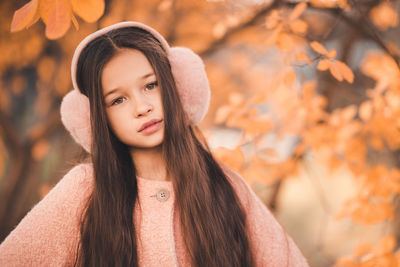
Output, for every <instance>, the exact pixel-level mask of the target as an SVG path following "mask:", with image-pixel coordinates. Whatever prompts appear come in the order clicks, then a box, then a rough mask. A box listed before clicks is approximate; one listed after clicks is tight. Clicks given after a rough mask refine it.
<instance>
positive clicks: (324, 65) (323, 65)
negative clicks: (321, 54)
mask: <svg viewBox="0 0 400 267" xmlns="http://www.w3.org/2000/svg"><path fill="white" fill-rule="evenodd" d="M330 65H331V63H330V62H329V60H328V59H325V58H324V59H322V60H320V62H319V63H318V67H317V69H318V70H327V69H329V67H330Z"/></svg>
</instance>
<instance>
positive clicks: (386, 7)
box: [369, 1, 399, 31]
mask: <svg viewBox="0 0 400 267" xmlns="http://www.w3.org/2000/svg"><path fill="white" fill-rule="evenodd" d="M369 16H370V18H371V20H372V21H373V22H374V24H375V25H376V26H377V27H378V28H379V29H380V30H382V31H384V30H387V29H388V28H390V27H396V26H397V24H398V23H399V18H398V15H397V11H396V9H395V8H394V7H393V5H392V4H391V3H390V2H388V1H382V2H381V4H379V5H377V6H375V7H374V8H372V9H371V11H370V13H369Z"/></svg>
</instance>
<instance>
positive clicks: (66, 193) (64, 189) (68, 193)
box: [43, 163, 93, 200]
mask: <svg viewBox="0 0 400 267" xmlns="http://www.w3.org/2000/svg"><path fill="white" fill-rule="evenodd" d="M92 189H93V167H92V163H80V164H77V165H75V166H73V167H72V168H70V169H69V170H68V172H67V173H66V174H65V175H64V176H63V177H62V178H61V179H60V180H59V181H58V183H57V184H56V185H55V186H54V187H53V188H52V189H51V190H50V191H49V193H48V194H47V195H46V196H45V197H44V199H47V198H50V199H54V200H56V199H57V198H58V197H62V198H68V199H71V200H78V199H81V197H82V196H84V195H87V194H89V193H90V192H91V190H92ZM44 199H43V200H44Z"/></svg>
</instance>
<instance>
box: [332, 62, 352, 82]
mask: <svg viewBox="0 0 400 267" xmlns="http://www.w3.org/2000/svg"><path fill="white" fill-rule="evenodd" d="M333 64H335V66H336V67H337V68H338V70H339V71H340V73H341V74H342V76H343V78H344V79H345V80H346V81H348V82H349V83H353V81H354V74H353V71H352V70H351V69H350V68H349V67H348V66H347V65H346V64H345V63H344V62H342V61H339V60H335V61H334V63H333Z"/></svg>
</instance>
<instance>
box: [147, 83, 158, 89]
mask: <svg viewBox="0 0 400 267" xmlns="http://www.w3.org/2000/svg"><path fill="white" fill-rule="evenodd" d="M157 85H158V82H157V81H155V82H152V83H149V84H147V85H146V88H147V89H150V90H152V89H154V87H155V86H157Z"/></svg>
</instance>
